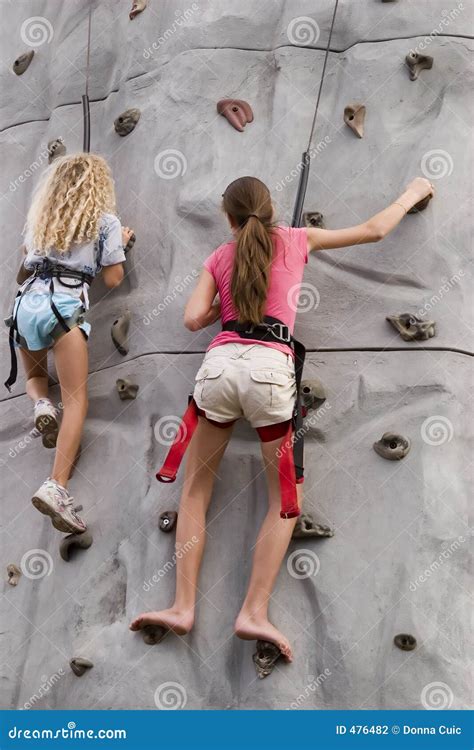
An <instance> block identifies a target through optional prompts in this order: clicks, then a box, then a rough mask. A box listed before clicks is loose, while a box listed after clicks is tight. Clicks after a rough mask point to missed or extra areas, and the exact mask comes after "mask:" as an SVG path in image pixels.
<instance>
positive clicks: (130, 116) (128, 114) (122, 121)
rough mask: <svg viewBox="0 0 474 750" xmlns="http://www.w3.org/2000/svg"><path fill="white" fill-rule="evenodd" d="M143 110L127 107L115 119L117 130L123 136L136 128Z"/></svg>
mask: <svg viewBox="0 0 474 750" xmlns="http://www.w3.org/2000/svg"><path fill="white" fill-rule="evenodd" d="M140 115H141V112H140V110H139V109H126V110H125V112H122V114H121V115H119V116H118V117H117V118H116V119H115V120H114V128H115V132H116V133H118V134H119V135H121V136H122V137H123V136H125V135H128V134H129V133H131V132H132V130H135V127H136V125H137V122H138V120H139V119H140Z"/></svg>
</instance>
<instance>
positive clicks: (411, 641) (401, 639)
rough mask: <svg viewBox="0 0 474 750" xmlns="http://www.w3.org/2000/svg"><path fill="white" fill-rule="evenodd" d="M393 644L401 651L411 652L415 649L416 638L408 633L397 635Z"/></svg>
mask: <svg viewBox="0 0 474 750" xmlns="http://www.w3.org/2000/svg"><path fill="white" fill-rule="evenodd" d="M393 642H394V644H395V646H397V648H401V650H402V651H413V649H415V648H416V638H415V636H414V635H410V634H409V633H398V635H396V636H395V638H394V639H393Z"/></svg>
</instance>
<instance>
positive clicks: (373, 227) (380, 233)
mask: <svg viewBox="0 0 474 750" xmlns="http://www.w3.org/2000/svg"><path fill="white" fill-rule="evenodd" d="M366 229H367V236H368V241H369V242H380V241H381V240H383V239H384V237H385V236H386V232H385V231H384V230H383V229H382V227H381V226H379V225H378V224H373V223H370V222H369V223H368V224H367V225H366Z"/></svg>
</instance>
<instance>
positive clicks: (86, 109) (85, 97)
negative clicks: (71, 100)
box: [82, 2, 92, 153]
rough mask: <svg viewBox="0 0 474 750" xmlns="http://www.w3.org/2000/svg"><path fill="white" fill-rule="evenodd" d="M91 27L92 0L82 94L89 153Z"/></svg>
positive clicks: (84, 142) (85, 139) (84, 145)
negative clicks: (83, 91) (84, 88)
mask: <svg viewBox="0 0 474 750" xmlns="http://www.w3.org/2000/svg"><path fill="white" fill-rule="evenodd" d="M91 27H92V2H91V4H90V5H89V23H88V29H87V59H86V93H85V94H83V96H82V115H83V123H84V139H83V144H82V150H83V151H85V152H86V153H88V152H89V151H90V150H91V111H90V103H89V67H90V56H91Z"/></svg>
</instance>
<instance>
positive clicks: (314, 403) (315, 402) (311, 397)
mask: <svg viewBox="0 0 474 750" xmlns="http://www.w3.org/2000/svg"><path fill="white" fill-rule="evenodd" d="M301 400H302V402H303V406H304V408H305V409H306V411H309V409H317V408H318V407H319V406H321V404H324V402H325V401H326V393H325V391H324V386H323V384H322V383H321V381H320V380H318V378H315V379H314V380H303V381H302V383H301Z"/></svg>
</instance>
